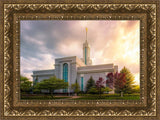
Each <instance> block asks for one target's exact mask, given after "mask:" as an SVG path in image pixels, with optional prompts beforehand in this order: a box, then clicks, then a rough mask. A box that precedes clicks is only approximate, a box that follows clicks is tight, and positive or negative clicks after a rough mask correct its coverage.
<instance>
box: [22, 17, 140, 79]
mask: <svg viewBox="0 0 160 120" xmlns="http://www.w3.org/2000/svg"><path fill="white" fill-rule="evenodd" d="M139 26H140V22H139V21H138V20H133V21H127V20H126V21H125V20H123V21H120V20H99V21H96V20H74V21H66V20H59V21H56V20H50V21H49V20H39V21H34V20H33V21H29V20H24V21H21V48H20V49H21V73H22V74H27V76H29V75H30V74H32V71H33V70H39V69H53V68H54V66H53V64H54V59H55V58H60V57H66V56H78V57H79V58H81V57H82V56H83V54H82V53H83V52H82V48H83V43H84V41H85V40H86V31H85V27H88V33H87V41H88V42H89V44H90V46H91V49H90V50H91V58H92V60H93V64H107V63H114V64H117V65H118V67H119V70H120V69H122V68H123V67H124V66H126V67H127V68H129V69H130V71H131V72H132V73H133V74H135V75H136V76H138V74H139V55H140V54H139V53H140V48H139V46H140V43H139V42H140V40H139V36H140V35H139V34H140V32H139V30H140V29H139ZM35 63H36V64H35ZM137 79H138V78H137Z"/></svg>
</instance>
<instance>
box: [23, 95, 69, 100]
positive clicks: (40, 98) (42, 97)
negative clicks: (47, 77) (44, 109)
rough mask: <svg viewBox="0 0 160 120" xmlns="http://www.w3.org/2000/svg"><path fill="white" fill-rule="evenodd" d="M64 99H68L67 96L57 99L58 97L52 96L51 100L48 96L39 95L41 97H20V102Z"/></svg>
mask: <svg viewBox="0 0 160 120" xmlns="http://www.w3.org/2000/svg"><path fill="white" fill-rule="evenodd" d="M66 98H70V97H67V96H62V97H58V96H54V97H53V98H52V97H51V96H49V95H44V96H43V95H41V96H23V95H22V96H21V99H22V100H55V99H66Z"/></svg>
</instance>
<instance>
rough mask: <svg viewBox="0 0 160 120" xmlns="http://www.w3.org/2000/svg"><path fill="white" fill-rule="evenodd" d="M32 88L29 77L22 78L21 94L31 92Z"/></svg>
mask: <svg viewBox="0 0 160 120" xmlns="http://www.w3.org/2000/svg"><path fill="white" fill-rule="evenodd" d="M31 88H32V82H31V81H29V79H28V78H27V77H24V76H20V90H21V92H29V91H30V90H31Z"/></svg>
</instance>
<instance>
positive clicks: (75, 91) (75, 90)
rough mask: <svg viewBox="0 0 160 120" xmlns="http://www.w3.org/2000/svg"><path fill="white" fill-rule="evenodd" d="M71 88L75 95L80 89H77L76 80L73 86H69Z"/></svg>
mask: <svg viewBox="0 0 160 120" xmlns="http://www.w3.org/2000/svg"><path fill="white" fill-rule="evenodd" d="M71 88H72V89H73V90H74V93H76V95H77V93H78V92H79V91H80V87H79V84H78V82H77V79H76V82H75V83H74V84H72V85H71Z"/></svg>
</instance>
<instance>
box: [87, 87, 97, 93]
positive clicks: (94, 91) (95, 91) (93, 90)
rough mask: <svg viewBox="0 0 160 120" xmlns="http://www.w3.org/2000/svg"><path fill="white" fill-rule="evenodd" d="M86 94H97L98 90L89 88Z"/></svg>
mask: <svg viewBox="0 0 160 120" xmlns="http://www.w3.org/2000/svg"><path fill="white" fill-rule="evenodd" d="M88 93H89V94H97V93H98V90H97V88H96V87H91V88H90V89H89V90H88Z"/></svg>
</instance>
